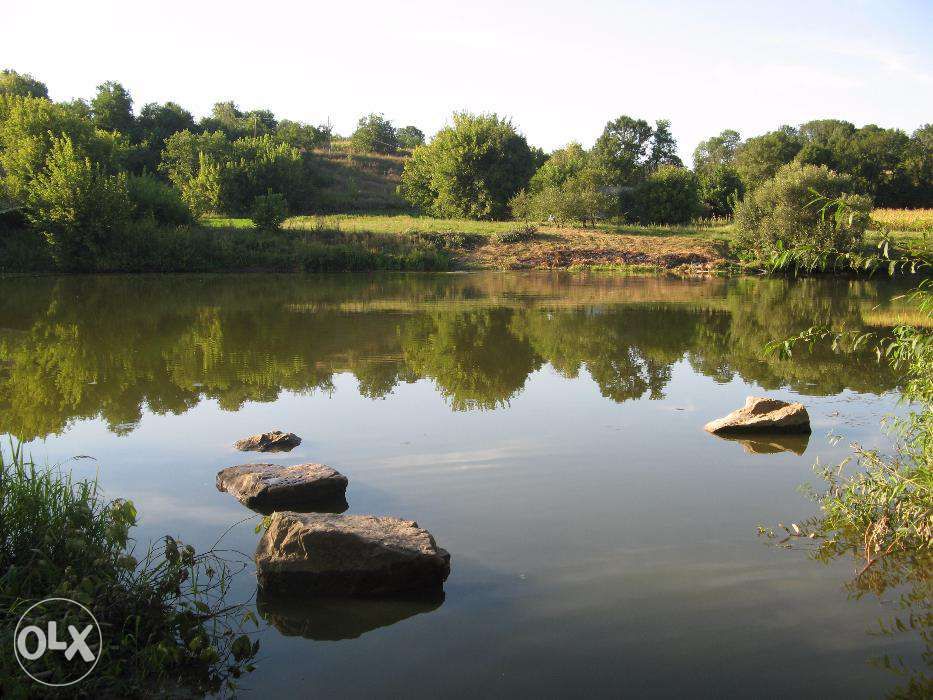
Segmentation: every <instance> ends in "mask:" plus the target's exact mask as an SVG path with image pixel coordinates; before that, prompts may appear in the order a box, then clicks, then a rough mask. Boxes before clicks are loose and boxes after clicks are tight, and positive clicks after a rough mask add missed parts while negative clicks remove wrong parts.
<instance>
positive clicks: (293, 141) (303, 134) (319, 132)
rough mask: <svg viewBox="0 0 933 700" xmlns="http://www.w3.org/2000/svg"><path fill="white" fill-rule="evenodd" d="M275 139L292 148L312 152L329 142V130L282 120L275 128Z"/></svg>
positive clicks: (323, 127)
mask: <svg viewBox="0 0 933 700" xmlns="http://www.w3.org/2000/svg"><path fill="white" fill-rule="evenodd" d="M275 137H276V138H277V139H278V140H279V141H281V142H282V143H286V144H288V145H289V146H292V147H294V148H298V149H301V150H304V151H312V150H314V149H315V148H321V147H323V146H326V145H327V143H328V141H330V129H329V128H328V127H325V126H312V125H311V124H304V123H302V122H294V121H291V120H289V119H283V120H281V121H280V122H279V123H278V125H277V126H276V128H275Z"/></svg>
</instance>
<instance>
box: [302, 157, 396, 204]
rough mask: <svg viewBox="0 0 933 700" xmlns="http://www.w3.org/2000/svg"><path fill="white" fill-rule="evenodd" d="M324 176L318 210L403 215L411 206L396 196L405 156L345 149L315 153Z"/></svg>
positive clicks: (320, 172)
mask: <svg viewBox="0 0 933 700" xmlns="http://www.w3.org/2000/svg"><path fill="white" fill-rule="evenodd" d="M314 156H315V160H316V161H317V164H318V169H319V174H320V190H319V195H318V201H317V206H316V207H315V209H316V210H317V211H319V212H322V213H332V212H333V213H336V212H396V211H397V212H403V211H409V210H410V209H411V207H410V206H409V204H408V203H407V202H405V201H404V200H403V199H402V198H401V197H399V196H398V195H397V194H396V193H395V188H396V187H397V186H398V183H399V178H400V177H401V175H402V169H403V168H404V167H405V156H404V155H397V156H385V155H379V154H376V153H370V154H367V155H357V154H353V153H350V152H348V151H346V150H343V149H333V150H329V151H325V150H321V151H315V152H314Z"/></svg>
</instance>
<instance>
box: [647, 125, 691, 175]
mask: <svg viewBox="0 0 933 700" xmlns="http://www.w3.org/2000/svg"><path fill="white" fill-rule="evenodd" d="M683 164H684V163H683V161H682V160H681V159H680V156H678V155H677V140H676V139H675V138H674V135H673V134H672V133H671V122H670V120H668V119H659V120H658V121H656V122H655V123H654V134H652V136H651V151H650V153H649V154H648V168H649V169H650V170H657V169H658V168H660V167H661V166H662V165H674V166H677V167H679V168H680V167H683Z"/></svg>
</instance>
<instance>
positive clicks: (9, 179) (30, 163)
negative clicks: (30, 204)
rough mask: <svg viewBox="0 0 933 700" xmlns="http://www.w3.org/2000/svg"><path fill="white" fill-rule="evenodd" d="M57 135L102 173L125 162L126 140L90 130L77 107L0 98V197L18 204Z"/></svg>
mask: <svg viewBox="0 0 933 700" xmlns="http://www.w3.org/2000/svg"><path fill="white" fill-rule="evenodd" d="M61 136H67V137H68V138H69V140H70V141H71V143H72V144H73V145H74V146H75V147H76V148H77V149H78V150H79V151H80V152H82V153H84V154H86V155H87V156H88V157H90V158H91V160H92V161H94V162H95V163H97V164H99V165H100V166H101V167H102V168H103V169H104V170H105V171H106V172H108V173H115V172H117V171H118V170H120V169H122V168H123V167H124V164H125V162H126V160H127V155H128V152H129V144H128V143H127V141H126V139H125V138H124V137H121V136H119V135H116V136H115V135H114V134H112V133H106V132H102V131H98V130H96V129H95V128H94V125H93V124H92V123H91V121H90V118H89V116H88V112H87V109H86V106H84V105H83V103H80V102H79V103H54V102H50V101H49V100H46V99H42V98H35V97H29V96H27V97H21V96H18V95H5V94H0V197H3V198H4V199H6V200H7V201H9V202H10V203H11V204H13V205H14V206H21V205H23V204H24V203H25V199H26V193H27V190H28V187H29V183H30V182H31V181H32V180H33V178H35V177H36V175H37V174H38V173H40V172H41V171H42V169H43V168H44V167H45V163H46V158H47V157H48V154H49V152H50V150H51V147H52V142H53V140H54V139H55V138H58V137H61Z"/></svg>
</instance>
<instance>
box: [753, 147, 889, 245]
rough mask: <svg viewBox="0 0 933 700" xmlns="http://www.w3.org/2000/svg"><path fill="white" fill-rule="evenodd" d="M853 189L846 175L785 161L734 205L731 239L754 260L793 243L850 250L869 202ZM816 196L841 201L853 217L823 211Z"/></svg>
mask: <svg viewBox="0 0 933 700" xmlns="http://www.w3.org/2000/svg"><path fill="white" fill-rule="evenodd" d="M856 192H857V187H856V184H855V180H854V178H853V177H852V176H851V175H845V174H840V173H836V172H833V171H832V170H830V169H829V168H827V167H826V166H825V165H820V166H816V165H803V164H801V163H789V164H787V165H785V166H783V167H782V168H780V169H779V170H778V172H777V174H776V175H775V177H774V178H772V179H770V180H766V181H765V182H764V183H762V184H761V185H759V187H758V188H757V189H755V190H753V191H752V192H750V193H748V194H747V195H746V196H745V199H744V200H742V202H741V203H740V204H739V205H738V206H737V207H736V210H735V227H736V243H737V244H738V245H739V247H740V248H744V249H746V250H749V251H752V252H754V253H755V254H756V255H757V256H758V257H759V258H765V257H768V256H769V255H771V254H773V253H774V252H776V251H778V250H782V249H783V250H788V249H791V248H796V247H806V248H807V249H808V250H811V251H813V252H814V253H817V254H821V253H831V252H846V251H850V250H852V249H853V248H855V247H856V246H858V245H859V244H860V243H861V241H862V237H863V235H864V233H865V228H866V226H867V225H868V216H869V213H870V212H871V205H872V202H871V199H870V198H868V197H865V196H864V195H860V194H857V193H856ZM817 197H823V198H828V199H837V198H839V199H841V201H843V202H844V203H845V207H846V209H847V210H848V211H850V212H852V215H851V216H846V217H833V216H827V215H825V213H824V212H823V211H821V208H820V206H819V205H818V204H817V203H816V202H815V200H816V199H817Z"/></svg>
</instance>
